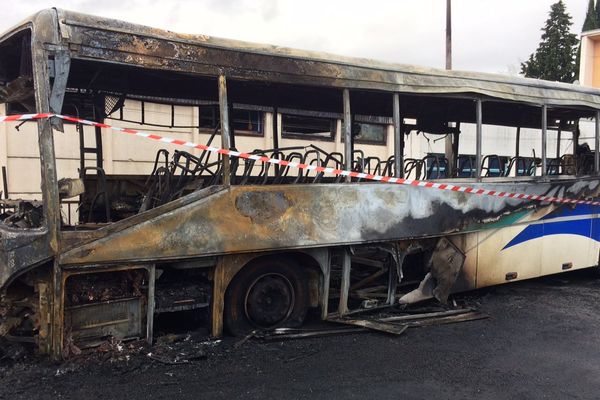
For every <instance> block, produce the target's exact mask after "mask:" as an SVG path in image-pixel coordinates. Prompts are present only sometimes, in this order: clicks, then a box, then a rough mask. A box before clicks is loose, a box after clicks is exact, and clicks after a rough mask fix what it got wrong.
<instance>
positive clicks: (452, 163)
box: [444, 0, 458, 177]
mask: <svg viewBox="0 0 600 400" xmlns="http://www.w3.org/2000/svg"><path fill="white" fill-rule="evenodd" d="M446 69H447V70H451V69H452V0H446ZM453 139H454V141H455V140H458V138H457V137H455V135H454V134H451V133H449V134H448V135H446V139H445V140H444V155H445V156H446V159H447V160H448V165H447V166H446V167H447V168H446V169H447V171H446V174H452V173H453V172H454V170H455V169H456V157H454V151H453V150H454V141H453ZM457 150H458V149H457ZM447 176H448V177H450V175H447Z"/></svg>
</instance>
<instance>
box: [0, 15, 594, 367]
mask: <svg viewBox="0 0 600 400" xmlns="http://www.w3.org/2000/svg"><path fill="white" fill-rule="evenodd" d="M0 81H1V82H2V85H3V86H2V87H1V91H0V96H1V97H2V98H1V102H2V103H5V104H6V111H7V112H8V113H11V114H21V113H33V112H39V113H43V112H51V113H61V114H68V115H77V116H79V117H81V118H86V119H89V120H94V121H99V122H102V121H104V120H106V119H117V120H120V121H122V122H128V120H127V117H126V116H124V109H125V104H126V103H127V102H128V101H137V102H138V103H139V104H141V110H140V113H139V115H140V116H141V118H140V120H138V121H135V122H138V123H140V124H142V125H148V126H151V125H152V123H151V122H149V121H145V114H144V104H147V103H156V104H162V105H164V106H166V107H170V108H171V110H173V111H172V114H171V115H172V117H171V121H170V123H169V122H167V123H163V124H162V125H161V126H162V127H163V128H165V129H167V128H174V127H176V123H175V111H174V110H175V107H182V106H185V107H196V108H198V107H199V109H200V110H203V109H209V110H211V111H210V112H208V113H204V111H198V117H197V120H196V123H197V124H200V123H204V124H205V125H204V127H209V128H210V132H208V133H207V134H206V136H205V137H202V136H198V138H199V139H202V140H203V141H204V142H205V143H209V144H210V143H212V144H215V143H217V142H218V143H220V146H221V147H223V148H232V149H239V150H243V151H248V152H252V153H253V154H258V155H264V156H267V157H271V158H278V159H285V160H288V161H297V162H301V163H306V164H310V165H319V166H327V167H334V168H339V169H352V170H356V171H364V172H369V173H376V174H381V175H388V176H396V177H411V178H416V179H434V180H439V181H442V182H445V181H449V182H452V183H456V182H460V183H461V184H468V185H469V186H472V187H475V188H485V189H490V190H495V191H498V192H500V191H504V192H518V193H528V194H534V195H551V196H555V197H568V198H573V199H593V198H597V197H598V191H599V190H600V187H599V183H600V181H599V178H598V170H599V169H600V168H599V167H600V158H599V153H598V150H599V146H598V138H599V129H598V126H599V125H598V110H599V109H600V107H599V105H600V92H598V91H596V90H592V89H585V88H581V87H578V86H573V85H566V84H558V83H550V82H544V81H535V80H528V79H518V78H509V77H503V76H496V75H487V74H475V73H464V72H447V71H438V70H431V69H422V68H416V67H409V66H400V65H390V64H383V63H378V62H375V61H371V60H360V59H350V58H343V57H336V56H331V55H327V54H320V53H311V52H303V51H297V50H292V49H286V48H278V47H274V46H266V45H256V44H249V43H245V42H237V41H230V40H222V39H216V38H211V37H207V36H192V35H179V34H175V33H172V32H166V31H160V30H156V29H152V28H147V27H143V26H137V25H132V24H129V23H125V22H120V21H114V20H108V19H104V18H99V17H93V16H88V15H83V14H78V13H73V12H67V11H62V10H57V9H50V10H45V11H42V12H40V13H38V14H36V15H35V16H33V17H32V18H31V19H29V20H28V21H26V22H25V23H23V24H21V25H19V26H17V27H16V28H14V29H13V30H11V31H9V32H7V33H6V34H4V35H3V36H2V37H1V38H0ZM203 107H204V108H203ZM207 107H208V108H207ZM239 109H243V110H249V111H251V112H263V113H268V114H269V115H270V118H264V119H260V118H259V119H255V118H254V117H253V116H252V115H253V114H251V113H250V114H245V115H246V117H247V118H246V119H245V120H244V121H243V124H244V126H247V127H248V129H249V130H251V129H252V128H253V126H254V125H257V126H258V125H260V124H265V125H266V123H267V122H268V123H270V127H269V129H270V132H271V136H269V137H268V138H267V136H265V139H264V141H263V142H262V147H261V148H259V149H256V150H252V148H249V147H248V146H254V143H255V142H252V141H248V140H249V139H247V137H246V138H244V135H243V131H245V128H244V127H243V126H242V127H240V126H239V124H238V125H236V123H239V121H237V120H236V112H237V111H236V110H239ZM300 110H302V112H300ZM319 118H321V119H323V118H326V119H329V120H330V121H334V122H333V123H332V126H334V125H335V121H339V122H340V124H339V126H337V127H335V126H334V127H333V128H331V130H330V131H327V129H328V128H327V127H325V128H324V127H323V126H322V125H319ZM581 118H595V119H596V133H595V138H594V139H595V140H594V143H595V147H594V149H593V150H590V149H589V148H587V149H586V148H584V147H583V146H581V145H579V129H578V121H579V120H580V119H581ZM361 121H362V122H365V123H368V122H373V121H376V122H378V123H380V124H383V125H386V126H387V127H388V128H389V131H390V132H391V133H392V139H393V140H390V141H389V142H390V143H391V148H392V151H391V152H389V154H387V155H386V157H382V156H378V157H376V156H370V155H369V154H365V151H363V150H361V149H358V148H357V145H356V144H357V143H358V142H359V138H360V135H361V132H360V127H361ZM321 122H322V121H321ZM284 123H287V124H289V126H292V128H290V129H289V132H288V137H289V138H292V139H294V140H295V139H297V137H300V136H302V134H305V133H307V132H308V133H313V135H312V136H311V135H309V136H307V137H309V138H314V139H315V141H314V142H313V141H310V142H309V143H305V144H300V145H299V144H298V143H297V142H295V144H294V145H290V146H285V145H283V144H282V143H279V141H280V139H281V138H282V135H281V130H282V127H283V125H284ZM28 124H29V125H33V124H36V125H37V133H38V135H37V138H38V142H39V143H38V147H39V160H40V166H41V185H42V191H41V193H42V199H41V200H30V201H27V200H15V199H12V200H10V199H4V200H1V201H0V205H1V210H0V212H1V213H2V221H3V222H0V288H1V296H2V297H1V303H0V334H1V335H2V336H6V337H10V338H11V339H12V340H21V341H30V342H34V343H36V345H37V347H38V348H39V350H40V351H41V352H45V353H50V354H52V355H53V356H54V357H60V356H61V355H63V354H67V353H68V352H69V350H70V349H71V348H73V347H81V346H86V345H93V344H94V343H96V342H97V341H98V340H102V339H103V338H105V337H107V336H115V337H118V338H121V339H126V338H133V337H146V338H148V340H150V341H151V340H152V332H153V324H154V319H155V316H156V315H161V314H168V313H177V312H192V313H193V312H200V311H201V310H205V311H208V316H209V319H208V324H209V326H210V329H211V332H212V335H214V336H220V335H221V334H222V333H223V327H224V326H225V327H227V328H228V329H229V330H230V331H231V332H233V333H240V332H244V331H246V330H249V329H268V328H272V327H274V326H281V325H298V324H301V323H302V321H303V320H304V318H305V316H306V313H307V311H308V309H309V308H315V309H319V310H320V315H321V317H322V318H327V317H328V316H329V315H331V314H336V315H344V314H345V313H347V312H348V310H349V308H353V307H356V306H358V305H359V304H361V302H362V301H364V300H372V299H378V301H379V302H380V303H386V302H387V303H394V302H396V301H398V297H400V296H402V297H401V300H403V301H416V300H418V299H421V298H426V297H431V296H435V297H437V298H438V299H440V300H444V299H445V298H446V297H447V295H448V293H450V292H451V291H460V290H468V289H473V288H477V287H482V286H487V285H493V284H498V283H502V282H505V281H508V280H513V279H526V278H531V277H535V276H540V275H544V274H550V273H556V272H561V271H562V270H565V269H572V268H584V267H590V266H594V265H596V264H597V262H598V254H599V246H598V240H600V239H599V238H600V236H599V234H598V226H597V209H596V208H595V207H591V206H579V205H578V206H570V205H555V204H549V203H540V202H536V201H532V200H524V199H515V198H499V197H489V196H487V197H486V196H476V195H472V194H468V193H463V192H453V191H441V190H432V189H427V188H422V187H412V186H401V185H391V184H385V183H379V182H365V181H363V182H361V181H360V180H357V179H349V178H348V177H340V176H335V175H331V174H323V173H316V174H315V173H311V172H310V171H303V170H294V169H291V168H286V167H282V166H275V165H270V164H269V163H264V164H261V163H259V162H252V161H251V160H241V159H234V158H228V157H226V156H219V157H216V156H214V155H211V154H208V153H207V152H196V153H188V152H185V151H181V150H177V149H156V150H155V154H156V156H155V160H154V163H152V166H151V167H150V168H149V169H148V171H147V172H146V173H143V174H142V173H136V174H124V173H121V174H113V173H109V172H110V171H107V168H106V166H105V165H104V161H105V160H106V159H107V157H108V156H107V155H106V154H105V153H104V150H106V149H105V148H104V147H103V140H105V141H106V138H107V135H115V134H114V133H108V132H106V131H104V130H103V129H102V128H96V129H93V128H92V131H91V132H90V131H89V129H88V128H84V127H83V126H81V125H77V124H75V125H70V124H67V123H63V122H61V121H60V120H58V119H51V120H46V119H44V120H40V121H37V122H35V123H32V122H30V123H28ZM115 124H116V125H117V123H115ZM461 124H463V126H464V125H465V124H472V125H473V126H474V127H475V132H476V135H475V149H476V150H475V152H474V154H461V151H459V150H460V147H459V142H460V138H461ZM483 124H487V125H499V126H509V127H514V128H515V129H516V132H517V137H518V135H519V132H520V129H527V128H532V129H538V130H539V131H540V135H539V137H540V141H541V144H542V146H541V149H542V150H541V154H539V157H535V156H534V157H524V156H522V155H521V156H520V155H519V144H518V143H519V142H518V139H517V146H516V151H515V152H516V154H514V155H513V156H512V157H510V158H506V157H500V156H498V155H490V154H488V155H486V154H483V153H482V141H483V140H484V137H485V134H484V132H483V128H482V126H483ZM367 128H368V127H367V126H366V125H364V126H363V129H365V130H366V129H367ZM388 128H386V129H388ZM69 129H71V130H73V129H75V130H76V132H78V133H79V137H77V136H65V137H60V138H59V136H57V135H70V134H69V133H60V131H63V130H69ZM85 129H88V131H85ZM549 130H554V131H559V132H562V133H563V134H564V135H566V136H567V135H568V136H569V138H570V140H571V144H572V147H571V150H570V152H569V153H567V154H563V155H560V154H556V157H549V156H548V154H547V152H546V147H547V143H546V141H547V135H548V131H549ZM323 131H325V132H326V133H328V134H329V133H331V135H330V136H327V134H326V135H322V134H321V133H322V132H323ZM238 132H242V133H241V134H240V135H238V134H237V133H238ZM336 132H339V137H336V138H335V139H334V136H335V135H336V134H337V133H336ZM419 132H426V133H428V134H436V135H446V136H447V137H448V138H450V140H448V141H447V142H448V143H449V145H448V146H447V148H446V152H445V154H443V155H428V156H426V157H424V158H418V159H417V158H413V157H411V154H410V152H409V149H408V148H407V146H406V141H407V140H408V138H410V137H411V135H416V134H417V133H419ZM363 133H364V132H363ZM294 135H295V136H294ZM86 137H87V138H89V137H92V138H93V139H94V140H95V145H93V146H92V145H90V144H89V142H87V144H86V142H85V138H86ZM242 139H244V140H242ZM57 140H62V141H65V140H68V141H71V142H76V143H77V144H78V148H79V158H78V161H77V163H76V165H75V170H76V172H77V177H71V178H65V177H64V176H59V175H58V174H57V160H56V147H55V143H56V141H57ZM88 140H89V139H88ZM140 140H142V139H140ZM328 140H329V141H331V140H336V141H337V142H339V143H341V146H342V151H336V149H331V148H330V147H328V148H326V149H324V147H327V146H325V145H324V143H325V142H327V141H328ZM559 142H560V141H559ZM265 143H267V144H268V145H265ZM242 146H246V147H242ZM559 148H560V146H559ZM128 151H131V152H135V151H136V149H133V148H131V149H128ZM90 164H91V165H90ZM22 173H23V174H24V176H25V174H31V173H34V172H33V171H22ZM60 178H62V179H60ZM24 179H25V177H24ZM7 191H8V187H7V185H6V184H5V185H4V194H5V195H6V194H7V193H6V192H7ZM72 210H73V215H76V216H75V217H73V215H72V214H71V211H72ZM421 279H423V281H422V282H421V285H420V286H419V289H416V290H415V291H411V292H410V293H408V294H406V293H403V292H402V291H401V290H399V289H398V286H399V285H402V284H404V283H406V282H410V281H413V280H415V281H416V282H419V281H420V280H421ZM369 285H370V286H375V289H377V290H367V289H366V288H367V287H368V286H369Z"/></svg>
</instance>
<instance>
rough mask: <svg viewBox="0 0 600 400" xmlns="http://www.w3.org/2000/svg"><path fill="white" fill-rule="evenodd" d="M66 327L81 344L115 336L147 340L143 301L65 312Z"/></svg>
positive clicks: (80, 306)
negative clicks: (143, 317)
mask: <svg viewBox="0 0 600 400" xmlns="http://www.w3.org/2000/svg"><path fill="white" fill-rule="evenodd" d="M65 323H66V326H67V329H68V330H69V332H70V334H71V337H72V338H73V340H74V341H75V342H77V343H78V344H81V343H85V342H87V343H90V341H92V342H93V341H98V340H101V339H103V338H106V337H109V336H112V337H114V338H116V339H127V338H134V337H141V336H143V332H142V325H143V324H142V300H141V297H134V298H129V299H120V300H112V301H105V302H101V303H93V304H84V305H78V306H73V307H67V308H66V309H65Z"/></svg>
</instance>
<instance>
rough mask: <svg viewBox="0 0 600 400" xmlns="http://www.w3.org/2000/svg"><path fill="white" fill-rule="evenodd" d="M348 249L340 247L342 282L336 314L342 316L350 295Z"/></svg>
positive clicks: (350, 263) (346, 310)
mask: <svg viewBox="0 0 600 400" xmlns="http://www.w3.org/2000/svg"><path fill="white" fill-rule="evenodd" d="M350 251H351V250H350V249H349V248H342V249H341V256H342V283H341V286H340V300H339V303H338V315H340V316H343V315H344V314H346V313H347V312H348V297H349V295H350V273H351V268H352V262H351V259H350Z"/></svg>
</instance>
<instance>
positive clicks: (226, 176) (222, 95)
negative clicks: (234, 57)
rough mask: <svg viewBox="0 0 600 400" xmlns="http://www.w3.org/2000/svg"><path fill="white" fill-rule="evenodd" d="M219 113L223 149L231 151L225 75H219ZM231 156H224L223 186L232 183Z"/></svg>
mask: <svg viewBox="0 0 600 400" xmlns="http://www.w3.org/2000/svg"><path fill="white" fill-rule="evenodd" d="M219 112H220V115H221V147H222V148H224V149H229V148H230V147H231V146H230V138H231V135H230V129H231V126H230V124H229V105H228V103H227V81H226V78H225V75H219ZM230 171H231V169H230V160H229V156H226V155H223V185H225V186H228V185H229V184H230V183H231V173H230Z"/></svg>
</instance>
